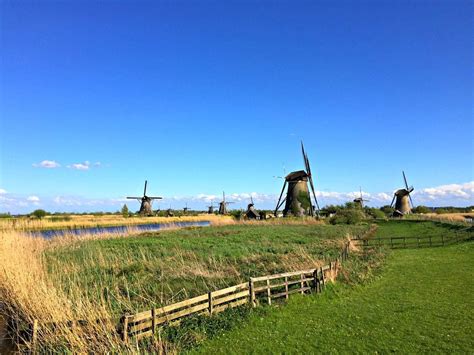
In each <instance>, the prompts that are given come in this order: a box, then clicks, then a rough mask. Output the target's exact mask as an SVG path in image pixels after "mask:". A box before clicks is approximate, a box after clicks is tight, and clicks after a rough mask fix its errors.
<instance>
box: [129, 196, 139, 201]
mask: <svg viewBox="0 0 474 355" xmlns="http://www.w3.org/2000/svg"><path fill="white" fill-rule="evenodd" d="M127 198H128V199H129V200H136V199H140V200H141V199H142V196H140V197H133V196H130V197H127Z"/></svg>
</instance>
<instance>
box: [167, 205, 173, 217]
mask: <svg viewBox="0 0 474 355" xmlns="http://www.w3.org/2000/svg"><path fill="white" fill-rule="evenodd" d="M173 216H174V213H173V210H172V209H171V205H170V208H168V209H167V210H166V217H173Z"/></svg>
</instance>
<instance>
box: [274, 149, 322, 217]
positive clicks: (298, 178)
mask: <svg viewBox="0 0 474 355" xmlns="http://www.w3.org/2000/svg"><path fill="white" fill-rule="evenodd" d="M301 151H302V153H303V160H304V164H305V168H306V170H298V171H294V172H292V173H289V174H288V175H287V176H286V177H285V182H284V184H283V188H282V189H281V194H280V197H279V199H278V202H277V205H276V208H275V216H276V215H277V212H278V210H279V209H280V207H281V206H282V205H283V203H285V208H284V209H283V216H315V215H317V216H319V204H318V200H317V198H316V192H315V190H314V183H313V177H312V175H311V167H310V165H309V159H308V156H307V155H306V153H305V151H304V146H303V142H301ZM308 182H309V185H310V188H311V192H312V193H313V197H314V202H315V205H314V206H313V203H312V199H311V194H310V190H309V188H308ZM287 186H288V189H287V192H286V197H285V198H283V199H282V197H283V193H284V192H285V188H286V187H287Z"/></svg>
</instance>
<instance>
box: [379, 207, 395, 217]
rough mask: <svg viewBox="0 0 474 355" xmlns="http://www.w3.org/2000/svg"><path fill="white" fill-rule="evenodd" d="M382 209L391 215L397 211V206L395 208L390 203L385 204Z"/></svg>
mask: <svg viewBox="0 0 474 355" xmlns="http://www.w3.org/2000/svg"><path fill="white" fill-rule="evenodd" d="M380 211H382V212H383V213H385V215H387V216H391V215H392V213H393V212H394V211H395V208H393V207H391V206H389V205H385V206H382V207H380Z"/></svg>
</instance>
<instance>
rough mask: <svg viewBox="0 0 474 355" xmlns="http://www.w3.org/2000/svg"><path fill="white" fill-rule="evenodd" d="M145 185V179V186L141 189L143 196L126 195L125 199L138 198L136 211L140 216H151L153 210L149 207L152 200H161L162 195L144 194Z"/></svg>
mask: <svg viewBox="0 0 474 355" xmlns="http://www.w3.org/2000/svg"><path fill="white" fill-rule="evenodd" d="M146 185H147V180H145V188H144V189H143V196H142V197H127V199H131V200H138V201H139V202H140V203H141V205H140V211H138V213H139V214H140V215H142V216H152V215H153V210H152V209H151V204H152V203H153V200H161V199H162V197H154V196H153V197H152V196H147V195H146Z"/></svg>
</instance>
